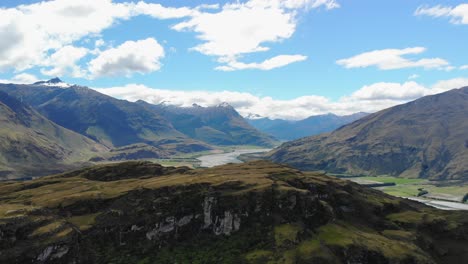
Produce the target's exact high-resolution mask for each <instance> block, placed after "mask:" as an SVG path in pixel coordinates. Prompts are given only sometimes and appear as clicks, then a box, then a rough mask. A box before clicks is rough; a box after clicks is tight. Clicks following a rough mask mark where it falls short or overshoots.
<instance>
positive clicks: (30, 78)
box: [0, 73, 39, 84]
mask: <svg viewBox="0 0 468 264" xmlns="http://www.w3.org/2000/svg"><path fill="white" fill-rule="evenodd" d="M37 81H39V79H38V78H37V77H36V76H35V75H32V74H29V73H20V74H17V75H15V76H13V78H11V79H10V80H1V79H0V83H17V84H25V83H26V84H31V83H35V82H37Z"/></svg>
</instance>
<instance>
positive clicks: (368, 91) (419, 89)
mask: <svg viewBox="0 0 468 264" xmlns="http://www.w3.org/2000/svg"><path fill="white" fill-rule="evenodd" d="M427 92H428V91H427V88H425V87H424V86H422V85H420V84H418V83H416V82H405V83H403V84H400V83H386V82H379V83H374V84H371V85H366V86H364V87H362V88H361V89H359V90H357V91H356V92H354V93H353V94H352V95H351V97H352V98H355V99H360V100H385V99H389V100H412V99H415V98H418V97H421V96H424V95H426V94H427Z"/></svg>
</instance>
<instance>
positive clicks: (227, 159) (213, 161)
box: [197, 149, 271, 167]
mask: <svg viewBox="0 0 468 264" xmlns="http://www.w3.org/2000/svg"><path fill="white" fill-rule="evenodd" d="M270 150H271V149H236V150H234V151H232V152H228V153H217V154H209V155H204V156H200V157H198V158H197V159H198V160H199V161H201V164H200V166H201V167H214V166H219V165H223V164H227V163H242V161H241V160H239V159H237V158H238V157H239V155H241V154H249V153H259V152H267V151H270Z"/></svg>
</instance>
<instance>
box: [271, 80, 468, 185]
mask: <svg viewBox="0 0 468 264" xmlns="http://www.w3.org/2000/svg"><path fill="white" fill-rule="evenodd" d="M467 116H468V87H463V88H460V89H454V90H450V91H448V92H444V93H441V94H436V95H430V96H426V97H422V98H420V99H417V100H415V101H412V102H409V103H406V104H402V105H398V106H394V107H391V108H388V109H385V110H382V111H379V112H377V113H374V114H371V115H368V116H366V117H363V118H361V119H359V120H357V121H355V122H353V123H351V124H348V125H345V126H343V127H341V128H339V129H337V130H335V131H333V132H330V133H325V134H321V135H318V136H314V137H307V138H302V139H299V140H296V141H292V142H288V143H285V144H283V145H282V146H280V147H279V148H278V149H275V150H273V151H272V152H270V153H269V154H268V155H267V158H269V159H271V160H273V161H276V162H282V163H287V164H290V165H293V166H296V167H298V168H302V169H306V170H326V171H329V172H334V173H350V174H366V175H368V174H370V175H380V174H389V175H393V176H402V177H421V178H429V179H434V180H442V179H452V180H464V181H466V180H468V165H467V164H466V162H465V161H466V159H467V158H468V144H467V142H468V138H467V136H466V131H467V129H468V123H467V122H466V117H467Z"/></svg>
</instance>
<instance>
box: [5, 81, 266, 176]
mask: <svg viewBox="0 0 468 264" xmlns="http://www.w3.org/2000/svg"><path fill="white" fill-rule="evenodd" d="M0 91H1V92H2V95H3V97H2V98H4V99H5V100H7V101H9V102H10V101H15V104H17V105H21V107H22V109H23V108H24V109H26V110H24V111H23V110H21V111H20V110H18V111H20V112H21V113H23V112H28V114H27V115H26V114H18V113H19V112H18V113H16V115H15V116H14V118H15V120H14V121H13V120H11V116H12V114H11V113H10V112H11V111H13V110H12V109H13V108H10V107H6V106H4V107H3V108H2V113H0V118H3V119H4V120H5V121H4V123H5V124H7V123H11V124H13V123H14V124H28V126H27V128H28V129H29V132H28V133H26V134H25V133H23V134H21V133H18V134H15V132H14V131H24V130H25V129H23V128H19V127H15V128H13V127H11V126H10V127H8V129H7V126H4V128H3V129H2V130H0V137H2V138H3V139H4V140H3V142H2V144H3V147H4V148H5V151H3V152H2V156H3V158H2V160H1V162H2V164H3V165H2V168H3V169H2V173H1V174H0V177H1V178H6V177H17V176H18V175H20V174H24V175H28V176H30V175H31V173H33V174H34V175H36V174H35V173H36V172H37V171H41V173H39V174H37V175H44V174H45V173H50V172H52V171H51V170H45V169H44V170H42V169H41V168H44V167H47V168H50V169H52V168H53V167H54V169H55V168H56V167H62V166H61V165H60V166H55V165H58V164H62V163H63V162H62V161H65V160H68V159H69V158H68V156H70V155H71V154H75V153H87V155H84V154H82V155H71V156H72V157H73V159H71V158H70V160H74V161H76V162H75V164H77V165H78V164H81V163H83V162H85V163H88V162H90V161H91V162H102V161H116V160H126V159H148V158H169V157H172V156H174V155H177V154H180V153H191V152H199V151H206V150H212V149H214V148H216V146H214V145H221V146H226V145H247V144H248V145H256V146H273V144H274V143H275V140H274V139H273V138H272V137H271V136H268V135H266V134H264V133H262V132H259V131H258V130H256V129H255V128H253V127H252V126H250V125H249V124H248V123H247V122H246V121H245V120H244V119H243V118H242V117H241V116H240V115H239V114H238V113H237V112H236V111H235V110H234V108H232V107H231V106H229V105H222V106H218V107H207V108H203V107H197V108H196V111H195V110H194V109H193V108H182V107H163V106H162V105H159V106H157V105H151V104H148V103H144V102H142V101H140V102H137V103H134V102H129V101H126V100H119V99H116V98H113V97H110V96H107V95H104V94H101V93H99V92H97V91H95V90H93V89H89V88H87V87H83V86H78V85H69V84H66V83H63V82H62V81H61V80H60V79H59V78H54V79H51V80H49V81H41V82H36V83H34V84H28V85H26V84H0ZM31 116H34V120H40V121H37V122H33V123H32V122H31V121H30V120H29V119H28V118H31ZM45 124H48V125H49V127H44V126H45ZM50 126H53V127H54V129H55V130H56V131H66V133H65V132H61V133H59V134H53V133H52V134H51V133H50V131H51V129H52V128H51V127H50ZM72 132H75V133H72ZM34 133H39V134H43V135H46V137H47V140H48V141H47V143H45V141H44V140H38V139H39V138H40V137H35V136H33V135H34ZM54 135H55V137H54ZM65 135H67V136H68V137H66V138H64V136H65ZM70 135H72V136H70ZM18 142H19V143H18ZM77 142H78V143H77ZM15 144H16V145H18V146H16V145H15ZM21 144H28V146H29V148H33V149H35V150H36V152H37V153H42V154H41V155H39V154H38V155H36V154H33V153H32V152H30V151H28V152H27V154H24V153H23V152H25V150H24V146H22V145H21ZM54 144H55V145H57V147H52V146H53V145H54ZM90 145H92V146H99V147H97V148H94V149H93V148H89V146H90ZM12 146H16V147H15V148H14V147H12ZM72 149H73V151H71V150H72ZM89 149H91V150H93V151H88V150H89ZM7 150H8V151H7ZM85 150H86V151H85ZM56 152H57V153H56ZM64 153H69V154H64ZM7 156H8V157H7ZM12 157H17V158H16V159H13V158H12ZM46 157H49V158H46ZM38 164H41V165H42V166H36V165H38ZM52 164H55V165H54V166H51V165H52ZM13 168H14V169H13ZM27 168H31V169H35V170H31V171H29V169H27ZM36 169H37V170H36ZM63 170H64V169H62V170H59V171H63ZM7 175H8V176H7Z"/></svg>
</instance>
